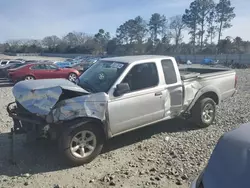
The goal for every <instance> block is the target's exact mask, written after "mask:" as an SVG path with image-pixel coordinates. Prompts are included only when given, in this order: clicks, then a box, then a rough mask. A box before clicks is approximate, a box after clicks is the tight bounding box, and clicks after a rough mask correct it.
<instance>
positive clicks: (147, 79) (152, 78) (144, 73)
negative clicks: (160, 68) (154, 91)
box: [122, 63, 159, 92]
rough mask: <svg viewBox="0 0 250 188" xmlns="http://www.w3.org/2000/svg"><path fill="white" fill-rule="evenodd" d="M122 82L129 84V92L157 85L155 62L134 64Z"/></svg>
mask: <svg viewBox="0 0 250 188" xmlns="http://www.w3.org/2000/svg"><path fill="white" fill-rule="evenodd" d="M122 82H123V83H128V84H129V87H130V91H131V92H133V91H138V90H141V89H146V88H151V87H154V86H157V85H158V83H159V77H158V72H157V68H156V65H155V63H143V64H138V65H135V66H134V67H133V68H132V69H131V70H130V71H129V73H128V74H127V76H126V77H125V78H124V80H123V81H122Z"/></svg>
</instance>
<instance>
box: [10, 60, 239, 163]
mask: <svg viewBox="0 0 250 188" xmlns="http://www.w3.org/2000/svg"><path fill="white" fill-rule="evenodd" d="M236 82H237V77H236V73H235V71H233V70H229V69H221V68H217V69H216V68H209V67H208V68H205V67H189V66H187V67H178V65H177V63H176V61H175V59H174V58H173V57H168V56H125V57H112V58H104V59H101V60H99V61H98V62H97V63H95V64H94V65H93V66H91V67H90V68H89V69H88V70H87V71H86V72H84V73H83V74H82V75H81V76H80V77H79V79H78V81H77V83H72V82H70V81H67V80H64V79H46V80H29V81H21V82H19V83H17V84H16V85H15V86H14V87H13V95H14V97H15V102H13V103H10V104H9V105H8V107H7V110H8V112H9V115H10V116H11V117H12V118H13V121H14V128H13V129H12V132H15V133H17V132H20V133H26V134H27V135H33V136H34V135H35V137H40V136H44V137H49V138H52V139H57V140H58V141H59V142H58V143H59V146H60V149H61V151H62V152H63V154H64V156H66V159H68V160H69V161H70V162H71V163H72V164H74V165H81V164H84V163H88V162H90V161H92V160H93V159H94V158H95V157H96V156H97V155H98V154H99V153H100V152H101V150H102V147H103V143H104V141H105V140H106V139H109V138H111V137H114V136H117V135H119V134H122V133H125V132H128V131H131V130H134V129H137V128H140V127H144V126H147V125H150V124H154V123H157V122H160V121H165V120H168V119H172V118H176V117H185V118H188V119H191V120H192V121H193V122H194V123H196V124H197V125H199V126H201V127H207V126H209V125H210V124H211V123H212V122H213V121H214V118H215V114H216V105H218V104H220V102H221V101H223V100H224V99H226V98H228V97H231V96H232V95H234V93H235V92H236ZM34 130H35V132H34Z"/></svg>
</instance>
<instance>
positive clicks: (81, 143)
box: [70, 131, 97, 159]
mask: <svg viewBox="0 0 250 188" xmlns="http://www.w3.org/2000/svg"><path fill="white" fill-rule="evenodd" d="M96 142H97V141H96V136H95V135H94V133H93V132H91V131H81V132H79V133H77V134H76V135H75V136H74V137H73V138H72V140H71V143H70V151H71V153H72V155H73V156H74V157H76V158H81V159H83V158H85V157H88V156H89V155H91V154H92V153H93V151H94V150H95V148H96Z"/></svg>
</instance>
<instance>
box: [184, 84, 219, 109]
mask: <svg viewBox="0 0 250 188" xmlns="http://www.w3.org/2000/svg"><path fill="white" fill-rule="evenodd" d="M211 95H214V96H212V99H214V97H216V98H217V99H218V100H215V99H214V100H215V102H216V104H217V105H219V104H220V101H221V95H220V91H219V89H217V88H216V87H214V86H212V85H208V86H205V87H203V88H201V89H200V90H198V92H197V93H196V95H195V97H194V99H193V101H192V102H191V103H190V105H189V107H188V108H187V111H190V110H191V109H192V107H193V106H194V105H195V103H196V102H197V101H198V100H199V99H200V98H201V97H203V96H204V97H210V98H211Z"/></svg>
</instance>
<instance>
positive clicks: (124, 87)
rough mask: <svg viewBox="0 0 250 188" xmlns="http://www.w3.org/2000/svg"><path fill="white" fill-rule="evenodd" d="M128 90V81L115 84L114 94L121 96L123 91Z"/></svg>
mask: <svg viewBox="0 0 250 188" xmlns="http://www.w3.org/2000/svg"><path fill="white" fill-rule="evenodd" d="M128 92H130V87H129V85H128V83H120V84H118V85H117V86H116V89H115V91H114V96H115V97H117V96H121V95H123V94H125V93H128Z"/></svg>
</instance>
